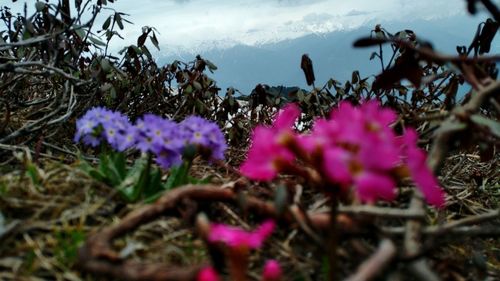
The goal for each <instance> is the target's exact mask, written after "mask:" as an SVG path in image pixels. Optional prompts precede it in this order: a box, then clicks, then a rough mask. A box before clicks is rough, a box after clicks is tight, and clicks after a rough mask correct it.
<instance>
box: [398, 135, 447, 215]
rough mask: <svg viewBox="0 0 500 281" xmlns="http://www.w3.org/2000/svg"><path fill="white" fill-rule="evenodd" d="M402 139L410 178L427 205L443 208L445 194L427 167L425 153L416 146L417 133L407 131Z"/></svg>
mask: <svg viewBox="0 0 500 281" xmlns="http://www.w3.org/2000/svg"><path fill="white" fill-rule="evenodd" d="M402 138H403V142H404V144H405V145H406V156H407V159H406V162H407V166H408V169H409V170H410V175H411V178H412V179H413V181H414V182H415V183H416V185H417V187H418V188H419V189H420V191H421V192H422V193H423V195H424V197H425V199H426V201H427V202H428V203H429V204H431V205H434V206H436V207H443V206H444V204H445V202H446V199H445V193H444V191H443V190H442V189H441V188H440V187H439V183H438V181H437V179H436V177H435V176H434V175H433V173H432V171H431V170H430V169H429V167H428V166H427V162H426V155H425V152H424V151H423V150H422V149H420V148H419V147H418V146H417V140H418V135H417V132H416V131H415V130H412V129H407V130H406V132H405V134H404V135H403V136H402Z"/></svg>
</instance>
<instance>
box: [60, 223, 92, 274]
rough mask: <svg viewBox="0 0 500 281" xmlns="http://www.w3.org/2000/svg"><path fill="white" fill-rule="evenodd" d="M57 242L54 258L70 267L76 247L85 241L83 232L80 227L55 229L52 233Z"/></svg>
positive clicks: (74, 258) (75, 254)
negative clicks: (62, 229)
mask: <svg viewBox="0 0 500 281" xmlns="http://www.w3.org/2000/svg"><path fill="white" fill-rule="evenodd" d="M54 237H55V239H56V241H57V244H56V248H55V249H54V255H55V256H56V259H57V260H58V261H59V262H60V263H61V264H64V265H67V266H68V267H70V266H71V265H72V264H73V263H74V262H75V261H76V257H77V254H78V248H79V247H80V246H81V244H82V243H83V242H84V241H85V233H84V232H83V231H82V230H81V229H68V230H64V231H57V232H56V233H55V235H54Z"/></svg>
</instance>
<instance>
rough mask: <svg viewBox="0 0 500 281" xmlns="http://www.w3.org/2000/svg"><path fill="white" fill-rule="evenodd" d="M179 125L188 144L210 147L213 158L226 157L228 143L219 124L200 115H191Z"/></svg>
mask: <svg viewBox="0 0 500 281" xmlns="http://www.w3.org/2000/svg"><path fill="white" fill-rule="evenodd" d="M179 126H180V129H179V131H180V132H181V134H182V137H183V138H184V139H185V142H186V144H188V145H189V144H191V145H195V146H201V147H203V148H205V149H208V150H209V151H210V158H212V159H224V152H225V150H226V148H227V144H226V140H225V138H224V135H223V134H222V132H221V130H220V128H219V126H217V124H215V123H214V122H211V121H209V120H206V119H204V118H202V117H199V116H189V117H187V118H186V119H184V120H183V121H182V122H181V123H179Z"/></svg>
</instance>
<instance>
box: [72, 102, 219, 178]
mask: <svg viewBox="0 0 500 281" xmlns="http://www.w3.org/2000/svg"><path fill="white" fill-rule="evenodd" d="M75 141H76V142H78V141H82V142H83V143H85V144H87V145H91V146H93V147H96V146H98V145H99V144H101V143H103V142H106V143H108V144H109V145H110V146H111V147H112V148H113V149H116V150H118V151H123V150H125V149H128V148H136V149H138V150H140V151H141V152H144V153H152V154H153V155H154V156H155V160H156V162H157V163H158V165H160V166H161V167H162V168H164V169H168V168H170V167H171V166H173V165H177V164H180V163H181V161H182V155H183V153H184V151H185V150H186V148H188V147H190V148H191V147H195V148H196V149H197V150H200V151H203V152H206V151H208V154H207V153H205V154H206V156H207V158H209V159H223V158H224V151H225V150H226V147H227V145H226V142H225V139H224V135H223V134H222V132H221V130H220V129H219V127H218V126H217V124H215V123H213V122H210V121H208V120H206V119H203V118H201V117H197V116H190V117H187V118H186V119H185V120H183V121H182V122H180V123H176V122H174V121H171V120H168V119H165V118H162V117H160V116H157V115H153V114H146V115H144V116H143V117H142V118H141V119H139V120H137V122H136V123H135V124H132V123H130V122H129V121H128V119H127V117H126V116H124V115H123V114H121V113H119V112H113V111H111V110H108V109H105V108H101V107H95V108H92V109H90V110H89V111H87V113H86V114H85V115H84V116H82V117H81V118H80V119H79V120H78V121H77V122H76V134H75Z"/></svg>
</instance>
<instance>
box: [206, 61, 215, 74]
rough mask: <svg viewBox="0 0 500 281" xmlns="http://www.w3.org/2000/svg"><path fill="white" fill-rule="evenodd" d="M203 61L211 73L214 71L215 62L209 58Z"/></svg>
mask: <svg viewBox="0 0 500 281" xmlns="http://www.w3.org/2000/svg"><path fill="white" fill-rule="evenodd" d="M205 63H206V64H207V66H208V70H209V71H210V72H211V73H214V70H217V66H216V65H215V64H213V63H212V62H211V61H209V60H205Z"/></svg>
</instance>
